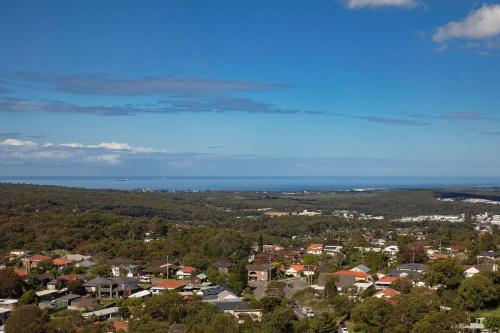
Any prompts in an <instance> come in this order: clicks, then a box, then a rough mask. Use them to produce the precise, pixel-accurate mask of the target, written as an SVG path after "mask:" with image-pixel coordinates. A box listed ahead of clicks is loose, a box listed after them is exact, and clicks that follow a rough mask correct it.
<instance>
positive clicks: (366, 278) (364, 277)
mask: <svg viewBox="0 0 500 333" xmlns="http://www.w3.org/2000/svg"><path fill="white" fill-rule="evenodd" d="M334 274H335V275H336V276H342V275H348V276H353V277H354V279H355V280H356V282H373V277H372V276H371V275H370V274H367V273H364V272H357V271H352V270H351V271H348V270H340V271H337V272H335V273H334Z"/></svg>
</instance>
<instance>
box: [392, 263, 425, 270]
mask: <svg viewBox="0 0 500 333" xmlns="http://www.w3.org/2000/svg"><path fill="white" fill-rule="evenodd" d="M426 267H427V266H426V265H424V264H419V263H408V264H402V265H399V267H398V269H399V270H402V271H423V270H425V268H426Z"/></svg>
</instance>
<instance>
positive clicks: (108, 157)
mask: <svg viewBox="0 0 500 333" xmlns="http://www.w3.org/2000/svg"><path fill="white" fill-rule="evenodd" d="M166 153H167V151H166V150H163V149H154V148H149V147H141V146H138V147H134V146H131V145H129V144H127V143H120V142H103V143H99V144H89V145H87V144H82V143H78V142H70V143H59V144H54V143H40V144H38V143H35V142H33V141H23V140H18V139H12V138H9V139H6V140H4V141H0V164H7V165H19V164H36V165H56V164H57V165H61V164H66V165H75V164H76V165H78V164H81V163H87V164H88V163H90V164H106V165H118V164H120V163H122V161H124V160H127V159H140V158H145V157H146V156H149V155H151V154H156V155H158V154H160V155H161V156H165V154H166ZM155 157H157V156H155Z"/></svg>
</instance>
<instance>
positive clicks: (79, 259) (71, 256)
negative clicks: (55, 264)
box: [64, 254, 92, 263]
mask: <svg viewBox="0 0 500 333" xmlns="http://www.w3.org/2000/svg"><path fill="white" fill-rule="evenodd" d="M64 257H65V258H66V259H69V260H71V261H72V262H74V263H78V262H82V261H84V260H90V259H92V256H84V255H82V254H67V255H66V256H64Z"/></svg>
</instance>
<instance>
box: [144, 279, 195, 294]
mask: <svg viewBox="0 0 500 333" xmlns="http://www.w3.org/2000/svg"><path fill="white" fill-rule="evenodd" d="M187 285H188V282H187V281H181V280H163V281H160V282H158V283H157V284H155V285H154V286H152V287H151V291H152V293H153V294H154V295H156V294H158V293H160V292H162V291H165V290H181V289H182V288H184V287H185V286H187Z"/></svg>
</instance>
